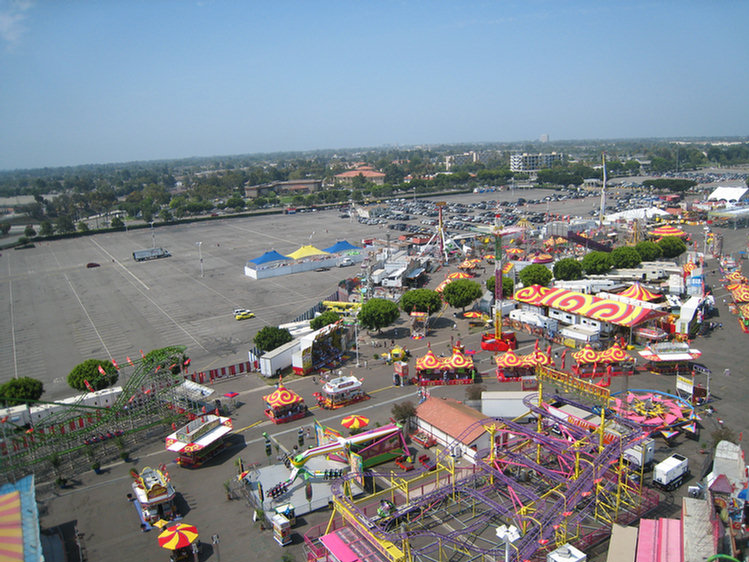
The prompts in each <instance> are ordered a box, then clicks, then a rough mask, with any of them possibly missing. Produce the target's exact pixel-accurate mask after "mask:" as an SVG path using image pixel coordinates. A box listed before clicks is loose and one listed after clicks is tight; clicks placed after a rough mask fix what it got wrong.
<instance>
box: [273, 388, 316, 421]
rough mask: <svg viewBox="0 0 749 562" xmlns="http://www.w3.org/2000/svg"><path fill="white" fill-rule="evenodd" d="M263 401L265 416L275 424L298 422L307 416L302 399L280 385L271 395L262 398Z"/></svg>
mask: <svg viewBox="0 0 749 562" xmlns="http://www.w3.org/2000/svg"><path fill="white" fill-rule="evenodd" d="M263 400H264V401H265V404H266V406H267V407H266V408H265V415H266V416H267V417H268V419H269V420H270V421H272V422H273V423H275V424H279V423H286V422H290V421H293V420H298V419H301V418H303V417H304V416H306V415H307V406H306V405H305V404H304V398H302V397H301V396H299V395H298V394H297V393H296V392H294V391H293V390H290V389H288V388H286V387H285V386H283V385H282V384H279V385H278V388H277V389H276V390H275V391H274V392H272V393H271V394H268V395H267V396H263Z"/></svg>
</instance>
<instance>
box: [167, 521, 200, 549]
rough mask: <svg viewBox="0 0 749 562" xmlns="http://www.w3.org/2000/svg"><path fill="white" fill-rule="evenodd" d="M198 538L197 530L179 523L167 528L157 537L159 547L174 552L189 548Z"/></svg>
mask: <svg viewBox="0 0 749 562" xmlns="http://www.w3.org/2000/svg"><path fill="white" fill-rule="evenodd" d="M197 538H198V530H197V529H196V528H195V527H194V526H192V525H188V524H187V523H179V524H178V525H172V526H171V527H167V528H166V531H164V532H162V533H161V534H160V535H159V536H158V541H159V546H161V547H162V548H166V549H169V550H176V549H178V548H184V547H186V546H190V545H191V544H192V543H193V542H195V539H197Z"/></svg>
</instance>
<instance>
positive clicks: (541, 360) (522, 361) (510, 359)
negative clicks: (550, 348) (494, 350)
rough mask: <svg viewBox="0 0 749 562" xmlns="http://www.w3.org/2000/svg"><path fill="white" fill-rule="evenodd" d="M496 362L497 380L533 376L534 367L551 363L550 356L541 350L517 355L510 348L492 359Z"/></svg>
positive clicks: (507, 380) (506, 380)
mask: <svg viewBox="0 0 749 562" xmlns="http://www.w3.org/2000/svg"><path fill="white" fill-rule="evenodd" d="M494 360H495V361H496V363H497V380H498V381H499V382H510V381H518V380H521V379H522V378H524V377H533V376H535V374H536V367H539V366H547V365H551V364H552V363H553V362H552V360H551V357H549V355H548V354H546V353H544V352H543V351H534V352H533V353H529V354H528V355H518V354H516V353H515V352H514V351H512V350H511V349H510V350H508V351H506V352H505V353H504V354H502V355H501V356H497V357H495V359H494Z"/></svg>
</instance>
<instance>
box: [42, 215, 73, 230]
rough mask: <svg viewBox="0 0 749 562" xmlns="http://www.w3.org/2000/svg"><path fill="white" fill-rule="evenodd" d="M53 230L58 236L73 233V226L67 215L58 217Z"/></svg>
mask: <svg viewBox="0 0 749 562" xmlns="http://www.w3.org/2000/svg"><path fill="white" fill-rule="evenodd" d="M42 224H44V223H42ZM55 230H56V231H57V232H59V233H60V234H68V233H70V232H75V224H74V223H73V219H71V218H70V217H69V216H68V215H60V216H59V217H57V220H56V221H55Z"/></svg>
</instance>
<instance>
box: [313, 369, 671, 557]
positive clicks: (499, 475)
mask: <svg viewBox="0 0 749 562" xmlns="http://www.w3.org/2000/svg"><path fill="white" fill-rule="evenodd" d="M537 376H538V380H539V393H538V397H537V398H529V399H527V401H526V403H525V405H526V406H527V407H528V410H529V412H530V415H532V416H535V417H536V418H537V420H538V421H537V423H536V424H535V425H533V424H528V423H525V424H523V423H518V422H516V421H506V420H500V419H493V418H487V419H485V420H483V421H480V422H476V423H475V424H473V425H471V426H470V427H467V428H466V429H465V430H464V433H463V434H462V435H460V436H458V437H457V439H456V442H460V440H461V439H462V438H463V437H465V436H467V435H470V434H471V432H475V431H476V429H477V428H483V430H484V431H486V432H488V433H489V434H490V437H491V440H490V443H491V446H490V447H488V448H487V449H486V450H482V451H478V454H477V459H479V460H478V461H477V462H476V463H475V464H467V463H462V464H461V463H458V462H457V461H456V460H455V459H454V458H453V457H452V456H451V455H450V451H452V449H453V448H452V447H450V446H448V447H445V449H444V450H442V451H439V452H438V453H437V455H436V458H435V462H434V463H433V464H432V465H431V466H430V467H425V468H424V469H423V470H422V471H421V472H419V473H417V474H415V475H414V476H413V477H409V478H408V479H407V478H405V475H400V474H396V473H393V472H391V473H385V472H383V473H374V474H371V475H369V478H371V479H373V480H374V481H376V488H373V489H376V490H377V491H376V492H374V493H372V494H370V495H368V496H366V497H364V498H355V497H354V496H353V494H352V490H355V489H356V488H355V487H354V486H352V482H353V481H354V479H355V478H360V476H358V475H356V474H348V475H346V476H345V477H343V478H341V479H339V480H337V481H335V482H334V483H333V484H332V492H333V498H334V511H333V514H332V516H331V518H330V521H329V522H328V524H327V526H326V527H324V528H322V527H321V528H318V529H313V530H311V531H310V532H309V533H308V534H307V535H306V536H305V548H306V552H307V560H308V561H322V560H325V559H326V557H327V556H328V554H329V553H330V552H331V550H335V549H340V550H342V551H343V552H341V554H343V555H345V554H346V551H347V549H348V550H351V551H353V552H354V553H355V554H356V555H357V556H359V558H360V559H361V560H377V561H379V562H382V561H392V562H413V561H416V562H437V561H453V562H457V561H482V562H490V561H491V562H494V561H495V560H499V559H501V557H503V556H504V554H505V551H504V549H505V545H504V543H502V542H501V541H498V540H497V537H496V533H495V530H496V528H497V527H499V526H501V525H503V524H507V525H510V524H512V525H515V526H516V527H517V528H518V529H519V530H520V533H521V536H520V539H519V540H518V541H516V542H514V543H512V544H511V546H510V547H508V548H510V552H509V553H508V559H510V560H513V561H517V562H521V561H525V560H542V559H545V556H546V554H547V553H548V552H550V551H551V550H554V549H555V548H557V547H559V546H562V545H564V544H566V543H571V544H574V545H575V546H577V547H578V548H580V549H581V550H583V551H585V549H587V548H588V547H590V546H591V545H592V544H595V543H598V542H600V541H601V540H603V539H605V538H606V537H607V536H608V535H609V533H610V528H611V525H612V524H613V523H620V524H625V525H626V524H630V523H632V522H634V521H636V520H637V519H639V518H640V517H642V516H643V515H644V514H646V513H647V512H648V511H650V510H652V509H653V508H655V506H656V505H657V503H658V499H659V496H658V495H657V494H656V493H654V492H651V491H649V490H647V489H643V488H642V487H641V484H640V483H641V474H640V478H638V477H637V476H638V475H637V474H636V473H635V472H634V471H633V470H632V469H630V468H629V467H628V466H627V464H626V462H624V459H623V452H624V451H625V450H626V449H627V448H629V447H631V446H632V445H633V444H635V443H637V442H638V441H639V440H642V439H644V438H645V436H646V435H647V431H646V430H645V429H644V428H642V427H641V426H640V425H639V424H637V423H635V422H632V421H631V420H627V419H625V418H623V417H618V416H614V414H613V410H612V409H611V408H610V407H609V406H610V402H611V397H610V395H609V393H608V390H607V389H605V388H601V387H597V386H595V385H591V384H590V383H587V382H585V381H581V380H580V379H575V378H573V377H571V376H569V375H566V374H565V373H562V372H559V371H555V370H553V369H545V368H541V369H539V370H538V371H537ZM544 383H546V386H547V387H552V388H551V389H550V390H551V391H547V392H546V393H544V388H543V387H544ZM549 402H554V403H557V404H559V403H566V404H571V405H574V406H575V407H578V408H584V409H586V408H587V409H588V410H589V411H591V412H597V413H600V416H601V422H600V424H599V427H598V428H596V429H593V430H591V429H590V428H586V427H580V426H579V425H576V424H575V423H574V422H572V421H568V420H554V423H555V425H556V426H557V428H556V431H555V432H552V431H551V427H550V424H549V422H548V420H545V417H547V416H548V412H546V410H545V405H546V404H548V403H549ZM591 403H592V405H591ZM612 423H616V426H617V431H618V434H619V436H620V437H619V438H618V439H615V440H611V439H609V438H606V437H607V427H609V426H610V424H612ZM372 486H374V482H373V484H372ZM383 505H387V506H388V509H383V508H382V506H383Z"/></svg>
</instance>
